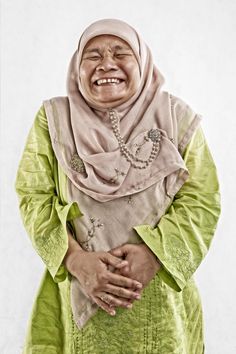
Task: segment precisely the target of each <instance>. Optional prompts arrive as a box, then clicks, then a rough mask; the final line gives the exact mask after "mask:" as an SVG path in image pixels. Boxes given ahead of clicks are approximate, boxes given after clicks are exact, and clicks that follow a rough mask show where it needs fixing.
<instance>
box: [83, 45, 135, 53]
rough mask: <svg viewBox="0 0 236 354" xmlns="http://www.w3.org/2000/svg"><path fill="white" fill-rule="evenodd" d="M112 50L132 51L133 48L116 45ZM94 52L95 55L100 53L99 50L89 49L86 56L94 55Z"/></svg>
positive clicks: (86, 50)
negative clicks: (88, 54)
mask: <svg viewBox="0 0 236 354" xmlns="http://www.w3.org/2000/svg"><path fill="white" fill-rule="evenodd" d="M111 49H112V50H130V51H132V49H131V48H129V47H126V46H124V47H121V46H120V45H115V46H114V47H112V48H111ZM94 52H95V53H100V49H99V48H88V49H85V51H84V54H86V53H94Z"/></svg>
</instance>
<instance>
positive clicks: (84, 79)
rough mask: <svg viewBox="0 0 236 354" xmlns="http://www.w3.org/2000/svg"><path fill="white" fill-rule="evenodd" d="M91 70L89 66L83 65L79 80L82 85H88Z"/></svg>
mask: <svg viewBox="0 0 236 354" xmlns="http://www.w3.org/2000/svg"><path fill="white" fill-rule="evenodd" d="M90 72H91V69H90V68H89V66H88V65H81V66H80V69H79V79H80V82H81V84H88V82H89V78H90Z"/></svg>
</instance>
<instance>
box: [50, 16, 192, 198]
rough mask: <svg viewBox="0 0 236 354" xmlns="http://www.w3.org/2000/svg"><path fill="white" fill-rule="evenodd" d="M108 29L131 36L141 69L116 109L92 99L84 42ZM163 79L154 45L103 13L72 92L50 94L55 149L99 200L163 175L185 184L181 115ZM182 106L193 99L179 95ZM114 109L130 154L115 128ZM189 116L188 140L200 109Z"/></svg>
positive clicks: (171, 188)
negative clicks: (85, 80)
mask: <svg viewBox="0 0 236 354" xmlns="http://www.w3.org/2000/svg"><path fill="white" fill-rule="evenodd" d="M100 35H113V36H117V37H119V38H121V39H122V40H124V41H125V42H126V43H128V45H129V46H130V47H131V49H132V50H133V53H134V55H135V56H136V59H137V62H138V65H139V68H140V75H141V80H140V85H139V88H138V90H137V92H136V93H135V94H134V95H133V96H132V97H131V98H130V99H128V100H127V101H126V102H125V103H123V104H121V105H119V106H116V107H112V106H111V107H109V109H107V108H106V109H105V108H103V106H102V104H101V105H99V104H94V102H91V100H90V99H89V97H87V95H86V92H84V91H83V87H81V82H80V77H79V68H80V63H81V58H82V54H83V50H84V48H85V46H86V44H87V43H88V42H89V41H90V40H91V39H92V38H94V37H96V36H100ZM163 83H164V78H163V76H162V74H161V73H160V71H159V70H158V69H157V67H156V66H155V65H154V63H153V59H152V55H151V51H150V49H149V48H148V46H147V45H146V44H145V42H144V41H143V40H142V38H141V37H140V36H139V34H138V33H137V32H136V31H135V30H134V29H133V28H132V27H131V26H129V25H128V24H126V23H125V22H123V21H120V20H114V19H106V20H100V21H97V22H95V23H93V24H92V25H91V26H89V27H88V28H87V29H86V30H85V31H84V33H83V34H82V36H81V38H80V40H79V44H78V49H77V50H76V51H75V53H74V55H73V57H72V59H71V62H70V66H69V71H68V78H67V94H68V96H67V97H57V98H53V99H51V100H49V101H45V102H44V106H45V109H46V114H47V117H48V124H49V132H50V136H51V139H52V144H53V148H54V152H55V155H56V157H57V159H58V161H59V163H60V165H61V167H62V168H63V170H64V172H65V173H66V175H67V176H68V177H69V179H70V180H71V182H72V183H73V184H74V186H76V188H78V189H79V190H80V191H82V192H83V193H85V194H86V195H88V196H90V197H92V198H93V199H95V200H97V201H99V202H106V201H111V200H114V199H117V198H120V197H123V196H128V195H131V194H134V193H137V192H141V191H144V190H145V189H147V188H148V187H150V186H152V185H154V184H155V183H157V182H158V181H160V180H163V179H165V180H166V192H167V194H168V195H170V196H173V195H174V194H175V193H176V192H177V190H178V189H179V188H180V187H181V185H182V184H183V183H184V181H185V180H186V179H187V177H188V172H187V169H186V167H185V164H184V161H183V159H182V157H181V154H180V153H179V151H178V144H179V141H178V140H179V138H178V136H179V131H178V124H179V117H178V114H177V113H176V112H175V107H174V108H173V102H172V101H171V96H170V94H168V93H167V92H164V91H163V90H162V86H163ZM181 105H182V106H184V107H182V108H180V107H181ZM177 106H178V107H177V108H178V109H177V110H179V111H181V112H182V113H183V112H184V110H185V106H186V105H184V104H183V103H181V102H179V103H178V104H177ZM111 112H112V114H111ZM182 113H181V116H183V114H182ZM112 115H113V119H114V117H115V119H116V122H117V124H118V126H119V132H120V136H121V137H122V141H123V142H124V145H125V149H126V151H128V154H129V156H131V157H130V158H127V156H125V155H124V153H123V152H122V149H121V147H120V144H119V141H118V139H117V136H116V135H115V133H114V127H113V126H112ZM190 116H191V117H190ZM189 117H190V118H189V120H188V121H186V126H185V128H184V129H185V131H184V138H185V145H186V143H187V142H188V140H189V139H190V137H191V135H192V133H193V131H194V130H195V128H194V129H193V127H196V126H197V124H198V120H199V119H196V117H195V114H194V113H192V112H190V115H189ZM113 123H114V122H113ZM126 155H127V154H126Z"/></svg>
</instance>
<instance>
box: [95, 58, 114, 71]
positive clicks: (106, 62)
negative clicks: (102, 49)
mask: <svg viewBox="0 0 236 354" xmlns="http://www.w3.org/2000/svg"><path fill="white" fill-rule="evenodd" d="M117 69H118V67H117V65H116V62H115V60H114V59H113V58H112V57H111V56H104V57H103V58H102V60H101V61H100V63H99V64H98V66H97V68H96V70H97V71H99V70H102V71H105V72H107V71H110V70H117Z"/></svg>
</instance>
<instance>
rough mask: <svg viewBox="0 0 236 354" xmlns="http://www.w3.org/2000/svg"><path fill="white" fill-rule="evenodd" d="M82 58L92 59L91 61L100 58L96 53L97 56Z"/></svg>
mask: <svg viewBox="0 0 236 354" xmlns="http://www.w3.org/2000/svg"><path fill="white" fill-rule="evenodd" d="M84 59H86V60H93V61H95V60H99V59H100V57H99V56H98V55H97V56H93V57H87V58H84Z"/></svg>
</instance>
